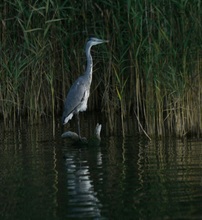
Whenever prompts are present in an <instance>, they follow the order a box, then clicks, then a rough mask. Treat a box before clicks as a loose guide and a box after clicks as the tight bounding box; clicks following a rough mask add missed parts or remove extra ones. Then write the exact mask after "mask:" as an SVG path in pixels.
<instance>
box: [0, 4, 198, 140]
mask: <svg viewBox="0 0 202 220" xmlns="http://www.w3.org/2000/svg"><path fill="white" fill-rule="evenodd" d="M200 5H201V4H200V0H197V1H194V2H189V1H185V2H184V1H181V2H177V1H172V0H169V1H148V0H145V1H140V0H134V1H118V0H117V1H112V0H109V1H106V0H103V1H102V2H100V1H94V2H91V1H90V2H89V1H78V2H76V4H75V2H66V1H49V0H44V1H41V2H40V3H39V2H31V1H24V2H23V1H20V0H17V1H14V2H12V1H5V2H4V3H3V4H2V5H1V6H0V12H1V15H2V20H1V26H0V33H1V36H0V39H1V45H0V60H1V65H0V83H1V84H0V113H1V115H3V118H4V122H5V124H6V123H7V122H8V121H10V120H13V121H14V122H15V121H16V120H18V119H19V118H21V117H22V116H25V115H26V116H27V117H28V119H29V121H30V122H34V121H36V120H39V119H40V118H41V116H47V117H50V118H51V119H52V120H53V127H54V123H55V119H54V117H55V115H61V111H62V107H63V100H64V99H65V96H66V92H67V91H68V88H69V86H70V85H71V83H72V82H73V81H74V80H75V79H76V78H77V76H78V75H80V74H81V73H82V72H83V71H84V68H83V66H84V64H85V55H84V53H83V49H82V48H83V44H84V42H85V40H86V38H87V37H88V36H89V35H91V34H92V33H93V34H94V35H96V36H98V37H100V38H104V39H109V40H110V44H108V45H105V46H101V47H99V48H96V50H94V49H93V56H94V63H95V68H94V75H93V84H92V90H91V91H92V94H91V97H90V99H89V109H90V110H93V109H102V111H103V112H104V113H105V114H106V118H107V121H108V124H109V129H110V131H111V132H113V131H114V130H115V127H116V126H117V121H116V116H117V115H120V118H121V122H122V131H123V134H124V131H125V130H124V126H125V125H124V123H125V121H126V118H127V116H128V115H131V114H134V111H135V115H136V117H134V123H136V124H137V126H138V123H137V118H138V120H139V121H140V122H141V125H142V126H143V127H144V129H145V131H147V133H148V134H152V133H158V134H159V135H165V134H166V133H177V134H178V135H181V136H183V135H186V134H187V133H189V132H193V133H195V134H200V133H201V130H202V121H201V113H202V111H201V107H202V103H201V95H202V89H201V83H202V77H201V69H202V57H201V50H202V48H201V39H202V36H201V7H200ZM98 53H99V54H100V55H98ZM101 57H102V59H101ZM98 61H99V62H98ZM98 85H99V86H98ZM140 130H141V128H140Z"/></svg>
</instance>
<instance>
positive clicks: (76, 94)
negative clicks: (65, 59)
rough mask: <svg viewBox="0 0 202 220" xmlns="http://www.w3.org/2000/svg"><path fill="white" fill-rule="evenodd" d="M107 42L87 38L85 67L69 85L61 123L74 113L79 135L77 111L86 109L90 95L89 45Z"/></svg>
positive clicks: (65, 121)
mask: <svg viewBox="0 0 202 220" xmlns="http://www.w3.org/2000/svg"><path fill="white" fill-rule="evenodd" d="M105 42H108V41H106V40H101V39H98V38H89V40H88V41H87V43H86V48H85V52H86V58H87V67H86V71H85V73H84V74H83V75H81V76H80V77H79V78H78V79H77V80H76V81H75V82H74V83H73V85H72V86H71V88H70V90H69V92H68V94H67V97H66V100H65V104H64V112H63V115H62V123H63V124H66V123H67V122H68V121H69V120H71V118H72V117H73V115H74V114H76V115H77V120H78V135H79V136H80V124H79V112H82V111H86V109H87V102H88V97H89V95H90V86H91V82H92V71H93V59H92V56H91V53H90V50H91V47H92V46H94V45H97V44H101V43H105Z"/></svg>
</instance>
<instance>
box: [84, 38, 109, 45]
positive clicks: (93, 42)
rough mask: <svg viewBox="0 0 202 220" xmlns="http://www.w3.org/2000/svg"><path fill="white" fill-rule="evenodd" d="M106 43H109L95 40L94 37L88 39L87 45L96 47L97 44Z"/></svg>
mask: <svg viewBox="0 0 202 220" xmlns="http://www.w3.org/2000/svg"><path fill="white" fill-rule="evenodd" d="M107 42H109V41H108V40H102V39H98V38H95V37H90V38H89V40H88V42H87V44H89V45H90V46H94V45H97V44H102V43H107Z"/></svg>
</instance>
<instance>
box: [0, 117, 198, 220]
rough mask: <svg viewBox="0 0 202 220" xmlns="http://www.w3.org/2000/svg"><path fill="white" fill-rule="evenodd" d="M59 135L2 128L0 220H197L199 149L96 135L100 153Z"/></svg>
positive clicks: (87, 123)
mask: <svg viewBox="0 0 202 220" xmlns="http://www.w3.org/2000/svg"><path fill="white" fill-rule="evenodd" d="M82 125H83V130H82V131H83V133H85V135H86V136H88V135H89V136H90V135H91V134H92V133H93V129H94V127H95V122H94V121H93V120H92V121H91V120H90V119H88V120H87V119H85V120H84V121H83V124H82ZM72 129H75V128H72ZM61 132H62V131H61V128H60V126H58V127H57V128H56V135H55V137H53V135H52V126H51V123H47V122H46V123H43V124H42V125H38V126H30V125H28V124H23V125H22V126H19V127H15V128H10V129H5V128H4V127H3V125H2V129H1V131H0V219H15V220H17V219H21V220H22V219H56V220H57V219H58V220H59V219H202V208H201V207H202V206H201V204H202V142H199V141H193V140H192V141H185V142H182V141H180V140H176V139H174V138H166V139H164V140H163V141H158V140H152V141H151V142H149V141H148V140H147V139H146V138H145V137H144V136H143V135H139V134H138V133H137V132H135V131H132V130H131V133H130V134H129V135H128V136H127V137H126V138H124V139H123V138H122V137H120V136H119V135H114V136H109V135H106V129H105V128H104V127H103V131H102V141H101V143H100V146H91V147H77V146H73V145H72V144H71V142H70V141H68V140H62V139H61V138H60V135H61Z"/></svg>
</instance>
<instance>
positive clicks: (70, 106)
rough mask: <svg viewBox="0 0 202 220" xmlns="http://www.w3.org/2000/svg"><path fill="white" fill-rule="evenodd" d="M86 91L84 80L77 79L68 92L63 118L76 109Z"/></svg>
mask: <svg viewBox="0 0 202 220" xmlns="http://www.w3.org/2000/svg"><path fill="white" fill-rule="evenodd" d="M85 91H86V87H85V84H84V83H83V81H82V80H79V79H78V80H76V81H75V83H74V84H73V85H72V87H71V88H70V90H69V92H68V94H67V98H66V100H65V106H64V112H63V117H62V118H63V119H64V118H66V117H68V115H69V114H71V113H73V112H74V111H75V110H76V108H77V107H78V106H79V104H80V103H81V101H82V99H83V97H84V95H85Z"/></svg>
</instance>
